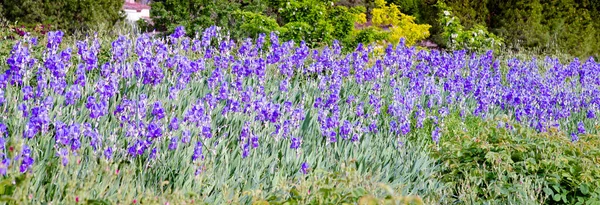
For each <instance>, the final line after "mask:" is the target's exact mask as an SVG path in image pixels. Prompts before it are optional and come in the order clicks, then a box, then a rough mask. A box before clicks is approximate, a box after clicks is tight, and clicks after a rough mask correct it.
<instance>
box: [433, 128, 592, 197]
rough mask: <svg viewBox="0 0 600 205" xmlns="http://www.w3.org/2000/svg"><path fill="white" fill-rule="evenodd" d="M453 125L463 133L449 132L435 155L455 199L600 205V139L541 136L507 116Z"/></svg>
mask: <svg viewBox="0 0 600 205" xmlns="http://www.w3.org/2000/svg"><path fill="white" fill-rule="evenodd" d="M455 119H458V117H456V118H455ZM447 123H448V125H447V126H448V127H452V128H454V127H456V128H458V129H448V130H447V132H445V133H447V134H446V135H445V136H444V137H443V138H442V139H441V140H440V144H439V147H438V148H436V149H437V150H438V151H437V152H436V153H435V154H434V156H435V157H436V158H438V159H439V160H440V163H441V164H442V167H443V171H442V173H441V174H440V177H441V178H442V179H443V180H444V181H446V182H448V183H449V185H450V186H451V187H454V190H455V191H454V194H455V195H461V193H462V194H466V195H470V196H471V197H473V199H477V201H475V202H472V203H482V202H484V201H485V202H491V203H493V204H494V203H499V202H501V201H504V202H506V201H515V202H516V201H520V202H516V203H517V204H523V203H528V202H527V201H529V202H532V201H543V200H545V199H547V200H548V203H564V204H583V203H588V204H596V203H600V201H599V199H600V180H599V179H600V168H599V167H598V166H597V165H598V163H600V151H598V149H597V147H598V146H600V139H598V137H597V136H593V135H584V136H582V137H581V138H580V140H579V141H577V142H570V141H569V140H568V139H567V138H566V137H565V136H566V133H564V132H559V131H557V130H556V129H551V130H550V131H549V132H547V133H537V132H536V131H534V130H532V129H529V128H527V127H524V126H521V125H519V124H517V123H512V122H511V121H509V120H508V118H507V117H506V116H504V117H498V118H496V119H494V120H490V121H482V120H481V119H479V118H477V117H467V119H466V120H465V121H464V122H462V121H460V120H451V121H448V122H447ZM506 126H509V127H512V128H511V129H506V128H505V127H506ZM460 128H465V129H463V130H461V129H460ZM467 187H468V188H467ZM465 189H467V190H465ZM465 198H469V197H465Z"/></svg>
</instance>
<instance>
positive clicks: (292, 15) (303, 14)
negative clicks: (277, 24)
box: [279, 0, 327, 25]
mask: <svg viewBox="0 0 600 205" xmlns="http://www.w3.org/2000/svg"><path fill="white" fill-rule="evenodd" d="M279 14H280V15H281V18H282V19H283V21H284V22H285V23H289V22H306V23H308V24H310V25H313V24H314V23H317V22H318V21H320V20H325V17H327V7H326V5H325V4H323V3H322V2H319V1H315V0H301V1H288V2H287V3H285V4H284V5H283V6H282V8H281V10H280V12H279Z"/></svg>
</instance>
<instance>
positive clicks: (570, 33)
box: [489, 0, 600, 57]
mask: <svg viewBox="0 0 600 205" xmlns="http://www.w3.org/2000/svg"><path fill="white" fill-rule="evenodd" d="M597 4H598V3H597V2H596V3H594V2H593V1H575V0H564V1H539V0H535V1H518V0H511V1H499V0H495V1H491V2H490V5H489V8H490V9H493V10H494V11H495V12H496V14H495V15H494V16H492V18H491V20H492V21H491V22H492V24H490V26H491V27H492V28H494V29H495V30H496V31H497V32H498V33H499V34H500V35H502V36H505V38H506V39H507V42H510V43H511V44H512V45H513V46H514V47H520V46H523V47H525V48H541V49H542V50H543V51H550V50H560V51H564V52H567V53H569V54H572V55H575V56H580V57H586V56H589V55H598V53H599V52H600V47H599V46H597V42H598V41H599V40H600V32H598V30H599V29H600V22H599V21H597V18H598V15H600V11H599V10H597V7H596V6H597Z"/></svg>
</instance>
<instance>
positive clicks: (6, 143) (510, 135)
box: [0, 27, 600, 204]
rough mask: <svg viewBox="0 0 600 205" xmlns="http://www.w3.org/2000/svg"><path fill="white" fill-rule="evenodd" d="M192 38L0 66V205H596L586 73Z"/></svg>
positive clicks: (86, 46)
mask: <svg viewBox="0 0 600 205" xmlns="http://www.w3.org/2000/svg"><path fill="white" fill-rule="evenodd" d="M197 36H198V37H197V38H189V37H187V36H186V35H185V32H184V29H183V28H182V27H178V29H176V31H175V32H174V33H173V34H171V35H170V36H168V37H166V38H157V37H150V36H148V35H145V34H143V35H133V36H131V35H128V36H120V37H118V38H116V39H113V40H112V41H105V40H103V39H100V38H97V37H89V38H86V39H79V40H78V41H74V42H72V43H65V42H62V41H63V33H62V32H60V31H56V32H50V33H48V35H47V37H46V38H45V40H38V39H36V38H32V37H25V38H23V39H20V40H19V41H17V42H15V44H14V46H13V49H12V51H11V53H10V55H9V56H5V57H1V58H2V59H3V60H4V62H2V63H0V69H2V71H5V72H3V74H1V75H0V88H1V89H0V109H1V115H0V116H1V119H0V122H1V124H0V134H1V135H2V138H0V152H1V153H2V154H1V155H0V156H2V163H1V164H0V174H2V175H3V176H4V177H3V178H2V179H3V181H1V182H0V186H1V187H0V196H1V197H0V199H2V201H4V202H5V203H34V204H38V203H48V202H54V203H59V204H63V203H67V204H72V203H90V204H94V203H95V204H131V203H146V204H165V203H171V204H198V203H208V204H229V203H236V204H237V203H240V204H250V203H272V204H278V203H290V204H294V203H299V204H308V203H311V204H341V203H361V204H369V202H368V200H374V201H375V202H373V203H376V204H377V203H383V201H384V200H396V202H402V203H409V202H411V203H416V204H448V203H459V204H462V203H469V204H470V203H484V202H487V203H492V204H496V203H516V204H529V203H531V204H537V203H568V204H574V203H582V204H583V203H588V204H590V203H591V204H593V203H596V202H600V201H598V197H599V196H600V184H599V183H600V182H599V181H600V168H599V167H598V166H599V164H600V152H599V151H598V148H599V146H600V140H599V139H598V135H599V134H600V132H599V131H598V126H599V125H600V124H599V123H598V120H597V114H599V111H600V90H599V88H600V64H599V63H597V62H595V60H594V59H592V58H590V59H589V60H579V59H573V60H571V61H570V62H568V63H565V64H563V63H561V62H559V60H557V59H553V58H550V57H548V58H546V59H530V60H522V59H516V58H498V57H495V56H494V55H493V54H492V52H491V51H490V52H487V53H484V54H480V55H477V54H469V53H467V52H465V51H454V52H442V51H437V50H432V51H427V50H420V49H417V48H415V47H406V46H404V43H403V41H401V42H400V44H399V45H395V46H392V45H390V46H389V47H385V48H378V47H374V46H371V45H359V46H358V47H357V48H356V49H353V50H354V52H351V53H344V52H342V48H341V47H340V46H339V44H338V43H337V42H334V43H333V45H332V46H330V47H324V48H319V49H311V48H309V47H308V46H307V45H306V44H305V43H304V42H291V41H290V42H279V40H278V37H277V35H276V34H274V33H272V34H270V35H269V34H267V35H260V36H259V37H258V39H248V40H246V41H243V42H234V41H232V40H229V39H228V37H227V35H224V34H223V32H221V31H220V30H219V28H218V27H210V28H208V29H206V30H204V31H203V32H202V33H199V35H197ZM102 48H106V49H102ZM101 56H106V58H104V59H103V58H102V57H101Z"/></svg>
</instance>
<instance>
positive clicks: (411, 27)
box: [372, 0, 431, 45]
mask: <svg viewBox="0 0 600 205" xmlns="http://www.w3.org/2000/svg"><path fill="white" fill-rule="evenodd" d="M375 5H376V8H374V9H373V11H372V16H373V19H372V22H373V25H374V26H383V27H389V35H388V38H387V40H388V41H389V42H391V43H392V44H393V45H396V44H398V42H399V41H400V38H404V39H406V45H413V44H415V43H416V42H417V41H420V40H423V39H426V38H427V37H429V28H431V26H430V25H427V24H416V23H415V22H414V21H415V17H412V16H408V15H405V14H403V13H402V12H400V10H398V7H397V6H396V5H394V4H393V3H392V4H390V5H389V6H387V5H386V2H385V1H384V0H376V1H375Z"/></svg>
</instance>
